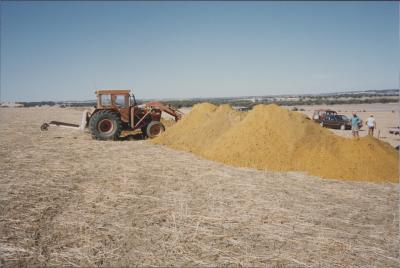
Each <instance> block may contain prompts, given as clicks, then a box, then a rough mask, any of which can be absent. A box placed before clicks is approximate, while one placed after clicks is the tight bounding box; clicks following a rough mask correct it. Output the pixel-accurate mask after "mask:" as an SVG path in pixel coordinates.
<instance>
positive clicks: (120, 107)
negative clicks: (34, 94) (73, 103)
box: [40, 90, 183, 140]
mask: <svg viewBox="0 0 400 268" xmlns="http://www.w3.org/2000/svg"><path fill="white" fill-rule="evenodd" d="M96 95H97V105H96V106H95V107H94V108H93V109H92V110H91V111H87V110H86V111H84V112H83V115H82V119H81V124H80V125H77V124H70V123H64V122H59V121H51V122H49V123H43V124H42V125H41V127H40V129H41V130H48V128H49V126H59V127H65V128H73V129H80V130H84V129H85V128H89V131H90V133H91V135H92V137H93V138H94V139H97V140H118V139H119V137H120V135H121V132H122V131H123V130H129V131H133V130H138V129H140V130H141V131H142V135H143V136H146V137H149V138H154V137H156V136H158V135H160V134H161V133H162V132H163V131H164V130H165V127H164V125H163V124H162V123H161V122H160V120H161V114H162V113H163V112H165V113H167V114H169V115H171V116H173V117H174V118H175V121H178V120H179V119H181V117H182V115H183V113H182V112H180V111H179V110H178V109H176V108H175V107H173V106H171V105H166V104H163V103H161V102H147V103H144V104H141V105H138V104H137V103H136V99H135V96H134V95H133V94H132V95H130V90H98V91H96Z"/></svg>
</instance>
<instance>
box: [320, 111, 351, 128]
mask: <svg viewBox="0 0 400 268" xmlns="http://www.w3.org/2000/svg"><path fill="white" fill-rule="evenodd" d="M320 125H321V126H322V127H327V128H334V129H341V130H346V129H351V121H350V119H349V118H348V117H347V116H345V115H341V114H331V115H327V116H325V117H324V119H322V120H321V121H320Z"/></svg>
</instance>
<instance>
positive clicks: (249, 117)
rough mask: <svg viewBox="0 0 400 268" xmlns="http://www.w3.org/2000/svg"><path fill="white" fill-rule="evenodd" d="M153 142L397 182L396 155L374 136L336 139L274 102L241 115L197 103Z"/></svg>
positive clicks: (214, 156) (211, 155) (230, 158)
mask: <svg viewBox="0 0 400 268" xmlns="http://www.w3.org/2000/svg"><path fill="white" fill-rule="evenodd" d="M153 142H155V143H157V144H164V145H168V146H170V147H172V148H175V149H179V150H184V151H189V152H193V153H195V154H198V155H200V156H203V157H205V158H207V159H210V160H216V161H219V162H223V163H226V164H230V165H234V166H241V167H252V168H258V169H265V170H273V171H305V172H308V173H310V174H312V175H316V176H321V177H325V178H333V179H349V180H362V181H376V182H382V181H390V182H397V181H398V160H399V158H398V154H397V152H396V150H395V149H394V148H393V147H391V146H390V145H389V144H387V143H385V142H381V141H379V140H377V139H375V138H372V137H365V138H361V139H360V140H352V139H346V138H342V137H339V136H337V135H335V134H334V133H332V132H331V131H329V130H327V129H324V128H321V127H320V126H319V125H318V124H316V123H314V122H312V121H311V120H309V119H308V118H307V117H306V116H304V115H302V114H300V113H296V112H291V111H289V110H287V109H284V108H280V107H279V106H276V105H257V106H256V107H254V108H253V110H251V111H250V112H248V113H242V112H237V111H235V110H233V109H232V108H231V107H230V106H228V105H221V106H215V105H212V104H209V103H203V104H198V105H196V106H194V107H193V110H192V111H191V112H190V113H189V114H188V115H186V116H185V117H184V118H183V119H182V120H181V121H180V122H178V123H177V124H175V125H174V126H173V127H171V128H169V129H168V130H167V131H166V132H165V133H164V134H163V135H161V136H160V137H159V138H157V139H155V140H154V141H153Z"/></svg>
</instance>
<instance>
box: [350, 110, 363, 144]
mask: <svg viewBox="0 0 400 268" xmlns="http://www.w3.org/2000/svg"><path fill="white" fill-rule="evenodd" d="M360 123H361V119H360V117H358V116H357V115H356V113H353V117H352V118H351V133H352V134H353V137H354V138H357V139H359V138H360V136H359V135H358V131H359V130H360Z"/></svg>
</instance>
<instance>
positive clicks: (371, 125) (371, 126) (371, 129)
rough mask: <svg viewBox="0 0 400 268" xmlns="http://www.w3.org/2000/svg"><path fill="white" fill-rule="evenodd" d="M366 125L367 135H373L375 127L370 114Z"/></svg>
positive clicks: (373, 119)
mask: <svg viewBox="0 0 400 268" xmlns="http://www.w3.org/2000/svg"><path fill="white" fill-rule="evenodd" d="M367 126H368V135H371V136H374V129H375V128H376V121H375V118H374V116H373V115H372V114H371V115H370V116H369V117H368V119H367Z"/></svg>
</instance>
